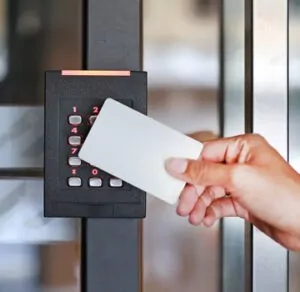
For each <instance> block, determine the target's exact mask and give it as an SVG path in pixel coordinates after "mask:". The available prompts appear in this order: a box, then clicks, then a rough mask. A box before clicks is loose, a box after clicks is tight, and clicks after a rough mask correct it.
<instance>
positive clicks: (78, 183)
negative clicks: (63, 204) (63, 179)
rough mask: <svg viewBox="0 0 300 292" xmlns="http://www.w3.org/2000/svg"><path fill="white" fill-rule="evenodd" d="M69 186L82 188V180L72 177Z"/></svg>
mask: <svg viewBox="0 0 300 292" xmlns="http://www.w3.org/2000/svg"><path fill="white" fill-rule="evenodd" d="M68 185H69V186H70V187H80V186H81V178H80V177H70V178H69V179H68Z"/></svg>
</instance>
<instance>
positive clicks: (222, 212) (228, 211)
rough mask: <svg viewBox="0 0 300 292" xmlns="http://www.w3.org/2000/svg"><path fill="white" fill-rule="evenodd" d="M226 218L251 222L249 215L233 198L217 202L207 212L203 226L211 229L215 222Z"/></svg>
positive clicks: (220, 199) (221, 199)
mask: <svg viewBox="0 0 300 292" xmlns="http://www.w3.org/2000/svg"><path fill="white" fill-rule="evenodd" d="M224 217H239V218H243V219H246V220H249V214H248V212H247V210H246V209H244V208H243V207H242V206H241V205H240V204H239V203H238V202H236V201H235V200H234V199H233V198H231V197H226V198H219V199H217V200H215V201H214V202H213V203H212V204H211V205H210V206H209V207H208V208H207V210H206V213H205V217H204V218H203V222H202V223H203V225H205V226H206V227H211V226H212V225H214V224H215V222H216V221H217V220H219V219H221V218H224Z"/></svg>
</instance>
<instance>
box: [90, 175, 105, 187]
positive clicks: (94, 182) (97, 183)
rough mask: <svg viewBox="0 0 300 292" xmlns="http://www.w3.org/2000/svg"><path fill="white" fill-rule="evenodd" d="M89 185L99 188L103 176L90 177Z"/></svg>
mask: <svg viewBox="0 0 300 292" xmlns="http://www.w3.org/2000/svg"><path fill="white" fill-rule="evenodd" d="M89 185H90V187H92V188H99V187H101V186H102V180H101V178H98V177H93V178H90V180H89Z"/></svg>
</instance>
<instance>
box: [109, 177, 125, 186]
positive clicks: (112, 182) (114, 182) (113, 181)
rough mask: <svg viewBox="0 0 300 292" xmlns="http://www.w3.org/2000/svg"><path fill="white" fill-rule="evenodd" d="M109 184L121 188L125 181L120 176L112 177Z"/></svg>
mask: <svg viewBox="0 0 300 292" xmlns="http://www.w3.org/2000/svg"><path fill="white" fill-rule="evenodd" d="M109 185H110V186H111V187H113V188H120V187H122V186H123V182H122V181H121V180H120V179H118V178H111V179H110V181H109Z"/></svg>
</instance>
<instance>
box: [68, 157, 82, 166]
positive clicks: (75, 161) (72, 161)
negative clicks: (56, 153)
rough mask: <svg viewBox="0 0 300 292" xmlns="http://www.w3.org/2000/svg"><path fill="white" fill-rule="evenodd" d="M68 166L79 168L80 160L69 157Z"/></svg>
mask: <svg viewBox="0 0 300 292" xmlns="http://www.w3.org/2000/svg"><path fill="white" fill-rule="evenodd" d="M69 165H70V166H79V165H81V160H80V158H78V157H69Z"/></svg>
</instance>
